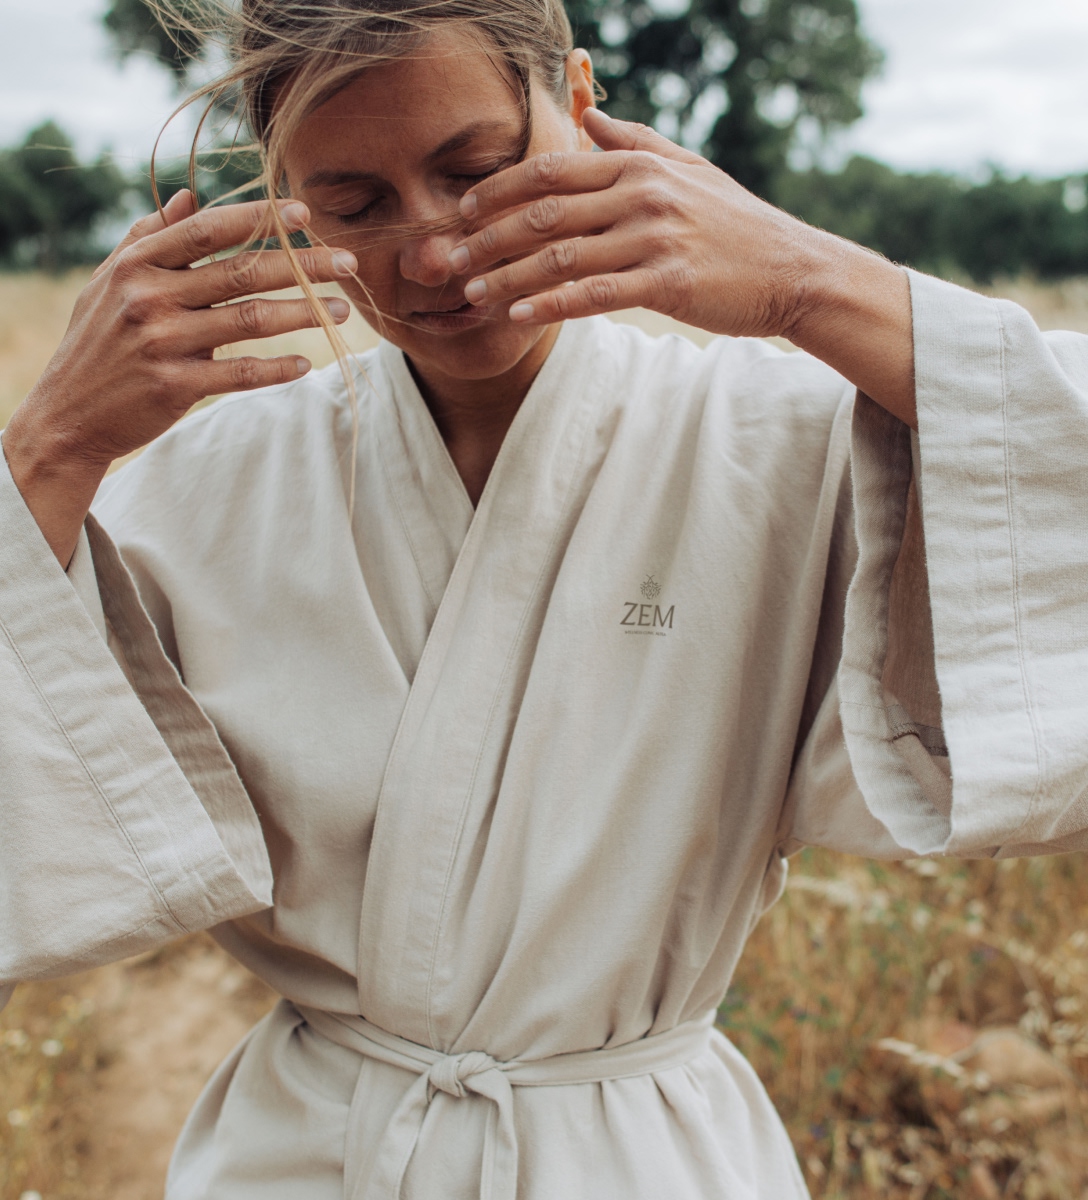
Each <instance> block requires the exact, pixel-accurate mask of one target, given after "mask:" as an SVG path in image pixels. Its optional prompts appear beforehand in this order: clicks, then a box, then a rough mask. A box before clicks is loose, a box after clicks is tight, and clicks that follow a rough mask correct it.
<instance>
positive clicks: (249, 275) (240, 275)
mask: <svg viewBox="0 0 1088 1200" xmlns="http://www.w3.org/2000/svg"><path fill="white" fill-rule="evenodd" d="M227 277H228V279H229V281H230V284H231V286H232V287H233V288H236V289H237V290H238V291H239V292H252V291H255V290H256V289H257V288H258V287H259V286H260V280H261V257H260V255H259V254H258V253H257V252H256V251H255V250H248V251H246V252H245V253H244V254H236V255H235V256H234V257H233V258H232V259H231V260H230V265H229V267H228V268H227Z"/></svg>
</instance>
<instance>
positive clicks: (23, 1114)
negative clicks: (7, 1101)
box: [8, 1108, 30, 1129]
mask: <svg viewBox="0 0 1088 1200" xmlns="http://www.w3.org/2000/svg"><path fill="white" fill-rule="evenodd" d="M29 1121H30V1114H29V1113H28V1112H27V1111H26V1109H25V1108H13V1109H12V1110H11V1112H9V1113H8V1124H9V1125H10V1126H11V1127H12V1129H21V1128H22V1127H23V1126H24V1125H26V1124H27V1123H28V1122H29Z"/></svg>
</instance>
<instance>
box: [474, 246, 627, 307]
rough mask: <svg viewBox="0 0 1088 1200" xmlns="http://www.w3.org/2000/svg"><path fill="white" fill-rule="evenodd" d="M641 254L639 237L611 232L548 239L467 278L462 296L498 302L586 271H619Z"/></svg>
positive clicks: (486, 301) (546, 286)
mask: <svg viewBox="0 0 1088 1200" xmlns="http://www.w3.org/2000/svg"><path fill="white" fill-rule="evenodd" d="M644 257H645V247H644V246H643V245H642V242H641V240H640V239H638V238H634V237H629V236H620V235H617V234H614V233H613V234H601V235H599V236H597V237H587V238H570V239H568V240H566V241H560V242H550V243H549V244H548V245H547V246H545V247H544V248H543V249H542V250H539V251H537V253H536V254H531V255H529V256H528V257H527V258H523V259H521V260H520V261H518V262H515V263H507V264H506V265H504V266H501V267H499V268H498V269H497V270H495V271H492V272H491V273H490V274H488V275H484V276H481V277H480V278H478V279H473V280H471V281H470V282H469V283H468V284H467V285H466V287H465V299H466V300H467V301H468V302H469V303H470V304H488V305H490V304H501V303H502V302H503V301H505V300H512V299H514V298H515V297H517V296H531V295H533V294H534V293H536V292H543V291H547V290H548V289H550V288H554V287H556V286H558V285H559V284H563V283H569V282H570V281H571V280H574V279H583V278H585V277H586V276H587V275H607V274H611V273H612V272H613V271H622V270H625V269H626V268H628V267H633V266H634V265H635V264H636V263H638V262H639V261H640V260H642V259H643V258H644Z"/></svg>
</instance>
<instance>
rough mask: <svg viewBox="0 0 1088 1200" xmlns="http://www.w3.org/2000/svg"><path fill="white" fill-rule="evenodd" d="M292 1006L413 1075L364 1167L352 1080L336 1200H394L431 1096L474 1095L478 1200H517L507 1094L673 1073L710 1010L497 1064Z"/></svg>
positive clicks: (699, 1044) (317, 1026) (707, 1027)
mask: <svg viewBox="0 0 1088 1200" xmlns="http://www.w3.org/2000/svg"><path fill="white" fill-rule="evenodd" d="M297 1008H298V1012H299V1013H300V1015H301V1016H302V1018H303V1020H304V1021H305V1022H306V1023H307V1024H308V1025H310V1026H311V1027H312V1028H313V1029H314V1030H316V1031H317V1032H318V1033H320V1034H322V1035H323V1036H324V1037H327V1038H329V1039H330V1040H331V1041H333V1042H336V1043H337V1045H340V1046H344V1047H346V1048H347V1049H349V1050H355V1051H357V1052H358V1053H359V1054H362V1055H364V1056H365V1057H367V1058H372V1059H374V1060H376V1061H377V1062H383V1063H388V1064H389V1065H391V1066H394V1067H401V1068H403V1069H404V1070H406V1071H411V1072H413V1074H415V1075H417V1076H418V1079H416V1080H415V1082H413V1083H412V1085H411V1086H410V1087H409V1088H408V1090H407V1091H406V1092H405V1094H404V1096H403V1098H402V1099H401V1101H400V1103H399V1104H398V1105H397V1107H396V1109H395V1110H394V1112H393V1115H392V1116H391V1117H390V1119H389V1124H388V1125H387V1126H386V1128H385V1132H384V1134H383V1135H382V1139H381V1142H380V1144H379V1146H378V1150H377V1153H376V1155H375V1156H374V1158H373V1160H372V1161H371V1162H370V1163H364V1162H362V1161H360V1154H359V1153H358V1151H357V1150H355V1151H353V1145H352V1143H353V1141H354V1139H353V1138H352V1136H351V1131H352V1130H353V1129H358V1128H360V1123H361V1121H362V1120H363V1112H362V1108H363V1104H364V1102H365V1101H364V1096H363V1087H362V1074H361V1073H360V1080H359V1085H358V1086H357V1087H356V1089H355V1095H354V1097H353V1098H352V1102H351V1111H350V1113H349V1115H348V1145H347V1150H346V1153H345V1161H344V1197H345V1200H400V1196H401V1185H402V1184H403V1182H404V1176H405V1173H406V1172H407V1170H408V1164H409V1162H410V1161H411V1158H412V1154H413V1152H414V1151H415V1148H416V1142H417V1141H418V1140H419V1135H420V1132H421V1130H422V1128H423V1120H424V1117H426V1115H427V1109H428V1107H429V1106H430V1103H431V1101H432V1099H433V1098H434V1096H435V1093H436V1092H443V1093H445V1094H446V1095H447V1096H453V1097H455V1098H457V1099H463V1098H464V1097H465V1096H469V1095H474V1096H480V1097H482V1098H483V1099H485V1100H489V1101H490V1102H491V1111H490V1112H489V1114H488V1120H487V1128H486V1133H485V1135H484V1148H483V1168H482V1171H481V1176H480V1200H516V1197H517V1183H518V1141H517V1134H516V1132H515V1129H514V1093H513V1089H514V1088H515V1087H568V1086H570V1085H571V1084H577V1083H604V1082H605V1081H606V1080H610V1079H629V1078H631V1077H632V1076H636V1075H649V1074H652V1073H653V1072H654V1071H664V1070H668V1069H669V1068H670V1067H678V1066H682V1065H683V1064H684V1063H686V1062H688V1061H690V1060H691V1059H692V1058H694V1057H696V1055H698V1054H699V1053H700V1052H702V1051H703V1050H705V1049H706V1047H707V1045H708V1043H709V1040H710V1032H711V1029H712V1028H713V1023H714V1013H713V1012H709V1013H707V1014H706V1015H705V1016H703V1017H700V1018H699V1019H697V1020H693V1021H685V1022H684V1023H683V1024H682V1025H677V1026H676V1027H675V1028H673V1029H669V1030H666V1031H665V1032H663V1033H655V1034H651V1035H649V1036H648V1037H644V1038H640V1039H639V1040H638V1041H637V1042H628V1043H627V1044H626V1045H622V1046H609V1047H607V1048H606V1049H603V1050H583V1051H579V1052H576V1053H573V1054H556V1055H553V1056H551V1057H550V1058H538V1059H513V1060H511V1061H509V1062H503V1061H500V1060H498V1059H495V1058H492V1057H491V1055H490V1054H485V1053H483V1051H480V1050H469V1051H467V1052H465V1053H463V1054H443V1053H442V1051H441V1050H432V1049H431V1048H430V1047H429V1046H421V1045H418V1044H417V1043H416V1042H409V1041H407V1040H406V1039H405V1038H401V1037H397V1036H396V1035H395V1034H392V1033H387V1032H386V1031H385V1030H384V1029H379V1028H378V1027H377V1026H376V1025H371V1024H370V1022H369V1021H367V1020H365V1019H364V1018H363V1017H352V1016H345V1015H342V1014H339V1013H331V1012H326V1011H325V1010H323V1009H316V1008H306V1007H303V1006H302V1005H298V1006H297ZM368 1168H369V1169H368Z"/></svg>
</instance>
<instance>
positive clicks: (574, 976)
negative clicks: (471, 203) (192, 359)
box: [0, 276, 1088, 1200]
mask: <svg viewBox="0 0 1088 1200" xmlns="http://www.w3.org/2000/svg"><path fill="white" fill-rule="evenodd" d="M912 292H913V303H914V320H915V344H916V365H917V394H918V408H919V421H920V436H919V438H918V439H917V440H916V441H915V442H914V443H913V446H912V438H911V435H910V433H909V431H908V430H907V429H906V428H905V427H904V426H902V425H901V424H899V423H898V422H897V421H895V420H894V419H893V418H892V417H890V416H888V415H887V414H886V413H885V412H884V411H883V410H882V409H879V408H878V407H877V406H876V405H874V404H873V403H871V402H870V401H868V400H867V399H866V398H864V397H858V398H856V399H855V396H854V394H853V392H852V390H851V389H850V388H848V387H847V386H846V384H845V383H844V382H843V380H842V379H840V378H839V377H838V376H836V375H835V374H834V373H833V372H832V371H830V370H829V369H828V368H826V367H825V366H823V365H822V364H820V363H818V362H815V361H814V360H812V359H810V358H808V357H806V356H804V355H800V354H797V355H784V354H781V353H779V352H778V351H776V350H774V349H772V348H769V347H768V346H766V345H763V344H761V343H756V342H749V341H743V340H740V341H734V340H727V339H721V340H718V341H716V342H714V343H712V344H711V345H710V346H709V347H708V348H707V349H705V350H699V349H697V348H695V347H694V346H692V345H691V344H689V343H687V342H686V341H683V340H681V339H676V338H665V339H660V340H652V339H649V338H647V337H646V336H644V335H643V334H641V333H639V332H638V331H636V330H633V329H630V328H626V327H621V326H616V325H613V324H611V323H609V322H608V321H605V320H604V319H594V320H589V321H580V322H572V323H568V324H567V325H566V326H565V327H564V328H563V330H562V332H561V333H560V336H559V339H558V342H557V344H556V347H555V349H554V350H553V352H552V354H551V356H550V357H549V359H548V361H547V362H546V364H545V366H544V368H543V369H542V371H541V372H540V375H539V376H538V378H537V380H536V381H535V383H534V385H533V387H532V389H531V391H530V393H529V395H528V397H527V398H526V400H525V403H524V405H523V406H522V408H521V410H520V412H519V414H518V416H517V418H516V420H515V422H514V424H513V426H512V428H511V430H510V432H509V435H508V437H507V438H506V441H505V443H504V445H503V448H502V451H501V454H500V455H499V458H498V461H497V462H496V464H495V467H494V470H493V472H492V475H491V478H490V480H489V482H488V485H487V488H486V490H485V493H484V495H483V497H482V499H481V501H480V504H479V507H478V509H477V510H476V511H475V512H473V509H472V506H471V504H470V503H469V501H468V498H467V496H466V493H465V491H464V489H463V487H462V485H461V483H460V480H459V479H458V477H457V475H456V472H455V470H454V468H453V466H452V464H451V462H450V459H449V457H448V455H447V453H446V451H445V448H444V446H443V444H442V441H441V439H440V437H439V435H438V433H437V431H436V429H435V426H434V424H433V422H432V420H431V418H430V416H429V414H428V412H427V409H426V407H425V405H424V403H423V401H422V399H421V397H420V395H419V393H418V391H417V389H416V387H415V385H414V383H413V380H412V377H411V374H410V372H409V370H408V368H407V366H406V364H405V361H404V359H403V356H402V355H401V354H400V353H399V352H398V351H396V350H394V349H393V348H392V347H391V346H389V345H382V346H381V347H380V348H379V349H378V350H377V351H376V352H373V353H372V354H370V355H367V356H365V357H364V359H363V360H362V366H363V368H364V369H365V374H366V382H361V383H360V388H359V393H360V430H361V433H360V439H359V445H358V454H357V456H356V458H355V460H354V461H353V460H352V458H351V413H350V406H349V403H348V400H347V396H346V392H345V388H344V386H343V384H342V382H341V380H340V377H339V375H338V373H337V371H336V369H335V368H333V369H332V370H330V371H324V372H318V373H316V374H314V375H313V376H312V377H310V378H307V379H306V380H304V381H302V382H300V383H297V384H294V385H291V386H289V387H283V388H278V389H270V390H265V391H262V392H258V393H253V394H250V395H244V396H239V397H235V398H231V399H227V400H224V401H221V402H220V403H218V404H216V405H215V406H213V407H212V408H211V409H210V410H208V411H207V412H204V413H200V414H198V415H196V416H194V417H192V418H191V419H189V420H186V421H185V422H183V423H182V424H181V425H180V426H178V427H177V428H176V429H175V430H173V431H172V432H171V433H169V434H167V435H166V436H165V437H163V438H161V439H160V440H159V441H158V442H157V443H155V444H154V445H153V446H152V447H150V448H149V449H148V450H147V451H146V452H145V453H144V454H143V455H142V456H141V458H140V459H138V460H137V461H136V462H135V463H133V464H131V465H130V466H128V467H126V468H125V469H124V470H123V471H121V472H120V473H119V474H118V475H117V476H115V477H114V478H112V479H111V480H110V481H108V483H107V485H106V486H105V487H104V489H103V493H102V495H101V497H100V499H99V501H98V502H97V504H96V507H95V516H94V518H91V519H89V520H88V523H87V537H86V539H84V540H83V541H82V542H81V546H80V550H79V551H78V553H77V556H76V559H75V560H74V561H73V564H72V567H71V568H70V571H69V573H68V575H67V576H66V575H65V573H64V572H62V571H61V569H60V567H59V566H58V565H57V563H56V562H55V560H54V559H53V558H52V556H51V555H50V553H49V550H48V548H47V547H46V545H45V543H44V541H43V539H42V538H41V535H40V533H39V532H38V530H37V527H36V526H35V524H34V522H33V520H32V518H31V517H30V515H29V513H28V512H27V511H26V509H25V506H23V504H22V501H21V498H20V497H19V494H18V492H17V491H16V489H15V487H14V485H13V483H12V481H11V479H10V476H9V475H8V474H7V472H6V468H5V469H4V470H3V472H2V473H0V520H2V525H0V529H2V534H0V696H2V698H3V712H2V714H0V769H2V772H3V782H2V787H3V828H2V840H0V984H6V985H8V986H9V987H10V985H12V984H14V983H16V982H17V981H19V980H26V979H33V978H40V977H45V976H50V975H57V974H61V973H64V972H68V971H72V970H74V969H77V968H82V967H86V966H89V965H93V964H94V963H99V962H103V961H106V960H108V959H111V958H115V957H118V956H121V955H124V954H129V953H132V952H135V951H139V950H142V949H146V948H147V947H149V946H153V945H156V944H158V943H160V942H162V941H164V940H165V939H168V938H170V937H172V936H174V935H177V934H180V933H182V932H184V931H186V930H192V929H200V928H206V927H210V926H215V930H214V932H215V936H216V937H217V938H218V939H219V940H220V942H221V943H222V944H223V945H224V946H226V947H227V949H228V950H229V951H230V952H231V953H232V954H234V955H236V956H237V958H238V959H239V960H240V961H241V962H243V963H244V964H246V965H247V966H248V967H249V968H251V969H252V970H253V971H255V972H256V973H257V974H258V975H260V976H261V977H262V978H263V979H265V980H267V981H268V982H269V983H270V984H271V985H272V986H273V987H275V988H277V989H278V990H279V991H280V992H281V994H282V995H283V996H284V997H285V999H284V1001H283V1002H281V1003H280V1005H279V1006H278V1007H277V1008H276V1009H275V1011H274V1012H273V1014H272V1015H271V1016H270V1017H269V1018H268V1019H266V1020H265V1021H263V1022H262V1023H261V1024H260V1025H259V1026H258V1027H257V1028H256V1029H255V1030H254V1031H253V1032H252V1033H251V1034H250V1035H249V1036H248V1037H247V1039H246V1040H245V1041H244V1042H243V1043H242V1045H240V1046H239V1047H238V1048H237V1050H235V1051H234V1052H233V1054H232V1055H231V1056H230V1058H229V1059H228V1060H227V1061H226V1062H225V1063H224V1064H223V1065H222V1067H221V1068H220V1069H219V1071H218V1072H217V1074H216V1075H215V1077H214V1078H213V1079H212V1081H211V1082H210V1084H209V1085H208V1088H207V1089H206V1091H205V1093H204V1095H203V1096H202V1098H201V1100H200V1101H199V1102H198V1104H197V1107H196V1109H195V1110H194V1113H193V1115H192V1117H191V1118H190V1121H189V1123H188V1125H187V1127H186V1129H185V1131H184V1133H183V1135H182V1138H181V1141H180V1143H179V1147H178V1150H177V1153H176V1155H175V1159H174V1163H173V1166H172V1169H171V1174H170V1181H169V1184H168V1195H169V1197H170V1200H299V1198H300V1197H305V1198H306V1200H395V1198H397V1197H402V1198H404V1200H476V1198H477V1197H483V1198H485V1200H514V1198H515V1196H517V1197H518V1198H520V1200H559V1198H562V1200H660V1198H662V1197H668V1198H669V1200H789V1198H790V1197H802V1196H804V1194H805V1188H804V1183H803V1181H802V1178H801V1175H800V1172H799V1170H798V1168H797V1164H796V1161H795V1159H794V1157H793V1153H792V1151H791V1149H790V1146H789V1142H788V1140H787V1138H786V1135H785V1133H784V1131H783V1129H782V1127H781V1125H780V1123H779V1122H778V1119H777V1117H776V1116H775V1114H774V1112H773V1110H772V1108H771V1106H770V1103H769V1101H768V1100H767V1097H766V1095H765V1093H764V1092H763V1089H762V1088H761V1086H760V1084H759V1082H758V1081H757V1080H756V1078H755V1077H754V1075H753V1074H752V1072H751V1070H750V1068H749V1067H748V1066H747V1065H746V1064H745V1062H744V1061H743V1059H742V1058H741V1057H740V1055H739V1054H738V1053H737V1052H736V1051H735V1050H734V1049H733V1048H732V1047H731V1046H730V1045H729V1044H728V1042H726V1041H725V1039H724V1038H722V1037H721V1036H720V1035H719V1034H713V1033H711V1032H710V1030H709V1021H710V1014H712V1013H713V1011H714V1009H715V1006H716V1005H717V1004H718V1002H719V1001H720V1000H721V998H722V995H723V993H724V991H725V989H726V987H727V985H728V982H729V979H730V976H731V973H732V971H733V969H734V967H735V964H736V962H737V959H738V957H739V955H740V953H741V950H742V948H743V946H744V942H745V939H746V938H747V936H748V934H749V932H750V930H751V928H752V925H753V923H754V922H755V921H756V919H757V918H758V916H759V914H760V913H761V911H762V910H763V909H764V908H765V906H766V905H767V904H768V903H770V902H772V901H773V900H774V899H775V897H776V896H777V894H778V892H779V889H780V886H781V883H782V880H783V877H784V867H783V857H782V856H783V855H784V854H786V853H788V852H790V851H791V850H793V849H796V848H797V847H798V846H799V845H802V844H805V843H811V844H821V845H826V846H832V847H836V848H839V849H843V850H847V851H851V852H854V853H862V854H870V855H877V856H885V857H895V856H906V855H921V854H942V853H948V854H960V855H993V854H1015V853H1028V852H1036V851H1039V850H1043V849H1047V850H1059V849H1069V848H1080V847H1083V846H1084V845H1086V844H1088V832H1086V830H1088V791H1086V788H1088V685H1086V684H1085V678H1086V675H1085V670H1086V668H1088V566H1086V563H1088V488H1086V487H1085V484H1084V481H1085V478H1088V339H1085V338H1080V337H1076V336H1074V335H1048V336H1043V335H1041V334H1039V332H1038V331H1037V330H1036V329H1035V327H1034V325H1033V324H1032V323H1031V321H1030V319H1029V318H1028V317H1027V315H1026V314H1025V313H1024V312H1023V311H1022V310H1020V309H1018V308H1016V307H1015V306H1013V305H1010V304H1005V303H998V302H995V301H991V300H987V299H983V298H980V297H977V296H974V295H972V294H969V293H967V292H963V291H961V290H959V289H956V288H953V287H951V286H949V285H945V284H941V283H938V282H936V281H934V280H930V279H926V278H924V277H921V276H912ZM352 471H354V472H355V480H356V486H357V500H356V508H355V514H354V521H352V520H351V519H350V517H349V510H348V503H347V494H348V489H349V479H350V474H349V473H350V472H352ZM919 498H920V500H921V505H920V514H919V505H918V503H917V502H918V500H919ZM923 529H924V540H925V549H924V555H923V548H922V532H923ZM927 568H928V570H927ZM930 610H932V620H931V617H930ZM107 647H108V648H107ZM938 682H939V690H938V687H937V683H938ZM942 710H943V711H942ZM844 730H845V733H844ZM949 763H950V765H951V777H952V779H953V780H954V786H953V785H952V784H951V783H950V781H949Z"/></svg>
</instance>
